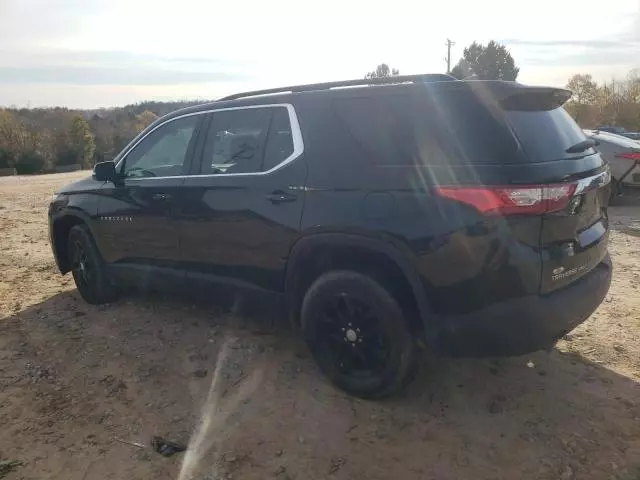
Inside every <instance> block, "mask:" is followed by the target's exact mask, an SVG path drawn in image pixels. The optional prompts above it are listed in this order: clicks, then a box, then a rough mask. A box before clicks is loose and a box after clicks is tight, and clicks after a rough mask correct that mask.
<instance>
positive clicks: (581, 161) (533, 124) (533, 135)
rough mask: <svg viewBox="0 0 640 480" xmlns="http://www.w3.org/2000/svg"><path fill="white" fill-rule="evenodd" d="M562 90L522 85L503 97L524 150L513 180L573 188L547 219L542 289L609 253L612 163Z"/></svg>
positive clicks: (583, 270)
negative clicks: (565, 106)
mask: <svg viewBox="0 0 640 480" xmlns="http://www.w3.org/2000/svg"><path fill="white" fill-rule="evenodd" d="M563 92H564V91H563V90H554V89H546V90H545V89H531V91H530V92H528V91H527V89H523V90H522V91H520V92H518V93H514V94H513V95H511V96H509V97H508V98H506V99H504V100H502V104H503V106H504V107H505V110H506V118H507V122H508V124H509V125H510V126H511V127H512V129H513V132H514V134H515V136H516V138H517V139H518V141H519V143H520V145H521V147H522V149H523V152H524V155H523V156H522V157H520V158H521V159H522V163H521V165H519V166H515V165H514V166H508V167H507V168H509V169H510V170H511V173H510V175H509V176H510V179H511V181H512V182H513V183H533V184H555V185H558V186H565V188H568V190H567V191H566V193H567V196H566V199H565V198H562V199H561V203H560V204H558V205H557V206H556V207H555V208H552V209H550V210H553V211H548V212H545V213H544V214H543V217H542V231H541V235H540V247H541V252H542V281H541V292H542V293H547V292H550V291H552V290H555V289H557V288H560V287H563V286H565V285H567V284H568V283H571V282H572V281H574V280H576V279H577V278H579V277H581V276H583V275H584V274H586V273H587V272H589V271H590V270H591V269H592V268H594V267H595V266H596V265H598V263H600V261H601V260H602V258H603V257H604V256H605V255H606V252H607V237H608V235H607V234H608V228H609V227H608V221H607V205H608V202H609V193H610V190H609V189H610V173H609V167H608V166H607V165H606V164H605V162H604V161H603V159H602V158H601V156H600V154H599V153H597V151H596V150H595V149H594V147H595V143H594V142H593V141H591V140H590V139H588V138H587V137H586V136H585V134H584V132H583V131H582V130H581V129H580V127H578V125H577V124H576V123H575V122H574V121H573V119H572V118H571V117H570V116H569V114H568V113H567V112H566V111H565V110H564V109H563V108H562V106H561V104H562V103H563V100H564V99H566V98H568V94H563ZM563 194H564V192H563Z"/></svg>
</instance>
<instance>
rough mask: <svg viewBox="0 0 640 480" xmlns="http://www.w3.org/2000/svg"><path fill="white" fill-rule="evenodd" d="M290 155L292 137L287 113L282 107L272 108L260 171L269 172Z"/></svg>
mask: <svg viewBox="0 0 640 480" xmlns="http://www.w3.org/2000/svg"><path fill="white" fill-rule="evenodd" d="M292 153H293V135H292V133H291V123H289V112H288V111H287V109H286V108H284V107H279V108H274V109H273V116H272V117H271V126H270V127H269V137H268V138H267V148H266V151H265V153H264V162H263V164H262V170H263V171H267V170H271V169H272V168H273V167H275V166H276V165H279V164H280V163H282V162H283V161H284V160H286V159H287V158H289V156H290V155H291V154H292Z"/></svg>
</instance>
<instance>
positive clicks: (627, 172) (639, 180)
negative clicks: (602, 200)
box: [584, 130, 640, 198]
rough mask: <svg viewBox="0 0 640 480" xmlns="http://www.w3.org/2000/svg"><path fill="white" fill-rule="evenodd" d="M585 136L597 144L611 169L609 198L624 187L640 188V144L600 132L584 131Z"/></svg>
mask: <svg viewBox="0 0 640 480" xmlns="http://www.w3.org/2000/svg"><path fill="white" fill-rule="evenodd" d="M584 133H585V135H587V136H588V137H589V138H592V139H593V140H595V141H597V142H598V146H597V147H596V148H597V149H598V151H599V152H600V154H601V155H602V157H603V158H604V159H605V160H606V161H607V163H608V164H609V166H610V168H611V177H612V188H611V196H612V198H613V196H615V195H619V194H620V193H622V190H623V188H625V187H630V186H633V187H640V142H639V141H636V140H631V139H630V138H627V137H623V136H622V135H616V134H615V133H610V132H604V131H602V130H585V131H584Z"/></svg>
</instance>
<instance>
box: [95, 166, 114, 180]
mask: <svg viewBox="0 0 640 480" xmlns="http://www.w3.org/2000/svg"><path fill="white" fill-rule="evenodd" d="M93 178H95V179H96V180H98V181H99V182H113V183H116V178H117V174H116V164H115V163H113V162H100V163H96V165H95V166H94V167H93Z"/></svg>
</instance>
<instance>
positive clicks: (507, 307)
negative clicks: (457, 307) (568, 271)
mask: <svg viewBox="0 0 640 480" xmlns="http://www.w3.org/2000/svg"><path fill="white" fill-rule="evenodd" d="M611 274H612V265H611V259H610V257H609V255H608V254H607V256H606V257H605V258H604V259H603V261H602V262H601V263H600V264H598V265H597V266H596V267H595V268H594V269H593V270H591V272H589V273H588V274H586V275H585V276H583V277H582V278H580V279H579V280H576V281H575V282H573V283H571V284H570V285H568V286H566V287H564V288H562V289H561V290H559V291H555V292H552V293H550V294H547V295H529V296H526V297H521V298H517V299H513V300H508V301H505V302H501V303H498V304H495V305H491V306H489V307H487V308H484V309H482V310H480V311H478V312H473V313H470V314H466V315H460V316H456V317H447V318H444V319H442V323H441V327H440V332H439V333H440V341H441V345H442V347H443V348H444V349H445V351H446V353H449V354H452V355H456V356H509V355H521V354H524V353H529V352H533V351H536V350H542V349H546V348H550V347H552V346H553V345H554V344H555V342H556V341H557V340H558V339H559V338H561V337H562V336H563V335H564V334H566V333H567V332H569V331H571V330H573V329H574V328H575V327H577V326H578V325H579V324H581V323H582V322H584V321H585V320H586V319H587V318H588V317H589V316H590V315H591V314H592V313H593V311H594V310H595V309H596V308H598V306H599V305H600V303H602V301H603V300H604V297H605V296H606V294H607V292H608V291H609V285H610V283H611Z"/></svg>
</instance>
